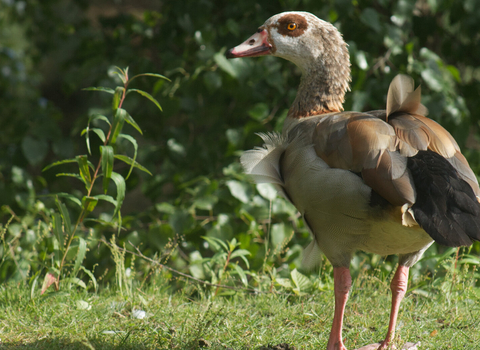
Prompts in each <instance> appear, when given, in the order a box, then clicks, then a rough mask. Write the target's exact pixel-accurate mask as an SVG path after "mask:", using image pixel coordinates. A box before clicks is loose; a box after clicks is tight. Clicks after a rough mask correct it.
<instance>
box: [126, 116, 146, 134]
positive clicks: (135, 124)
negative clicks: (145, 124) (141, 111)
mask: <svg viewBox="0 0 480 350" xmlns="http://www.w3.org/2000/svg"><path fill="white" fill-rule="evenodd" d="M125 121H126V122H127V123H128V124H130V125H131V126H133V127H134V128H135V129H136V130H137V131H138V132H139V133H140V135H143V132H142V129H140V126H139V125H138V124H137V122H136V121H135V120H134V119H133V118H132V116H131V115H130V114H128V112H127V115H126V116H125Z"/></svg>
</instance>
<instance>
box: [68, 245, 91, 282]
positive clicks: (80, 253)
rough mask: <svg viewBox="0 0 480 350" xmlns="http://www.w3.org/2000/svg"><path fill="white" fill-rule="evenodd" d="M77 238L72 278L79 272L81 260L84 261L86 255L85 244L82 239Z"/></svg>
mask: <svg viewBox="0 0 480 350" xmlns="http://www.w3.org/2000/svg"><path fill="white" fill-rule="evenodd" d="M77 238H78V250H77V256H76V258H75V265H74V267H73V270H72V274H71V276H72V277H76V276H77V273H78V271H79V270H80V266H81V265H82V262H83V260H84V259H85V255H86V254H87V242H86V241H85V240H84V239H83V238H82V237H77Z"/></svg>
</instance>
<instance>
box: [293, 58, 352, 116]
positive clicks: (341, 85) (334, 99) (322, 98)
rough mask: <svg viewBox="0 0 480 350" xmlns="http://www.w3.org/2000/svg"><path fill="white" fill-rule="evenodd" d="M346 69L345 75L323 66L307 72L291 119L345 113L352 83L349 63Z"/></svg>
mask: <svg viewBox="0 0 480 350" xmlns="http://www.w3.org/2000/svg"><path fill="white" fill-rule="evenodd" d="M346 67H347V68H345V66H344V67H343V74H339V73H340V72H341V71H342V70H339V69H333V70H329V69H326V68H325V67H324V66H321V65H320V66H317V67H313V69H309V70H306V71H305V73H304V74H303V75H302V80H301V82H300V86H299V88H298V92H297V97H296V98H295V100H294V102H293V104H292V106H291V107H290V110H289V112H288V115H289V117H291V118H296V119H299V118H305V117H309V116H312V115H319V114H324V113H331V112H340V111H343V102H344V101H345V92H346V90H347V89H348V82H349V81H350V68H349V67H350V63H349V62H347V63H346ZM332 72H333V73H332ZM335 73H336V74H335Z"/></svg>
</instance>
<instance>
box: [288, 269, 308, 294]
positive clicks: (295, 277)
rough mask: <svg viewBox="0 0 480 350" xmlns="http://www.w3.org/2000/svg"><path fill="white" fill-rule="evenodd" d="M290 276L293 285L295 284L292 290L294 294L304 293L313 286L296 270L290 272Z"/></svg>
mask: <svg viewBox="0 0 480 350" xmlns="http://www.w3.org/2000/svg"><path fill="white" fill-rule="evenodd" d="M290 276H291V277H292V281H293V283H295V286H296V287H297V288H294V289H293V291H294V292H295V293H296V294H300V293H302V292H305V291H307V290H309V289H310V288H312V286H313V284H312V282H311V281H310V280H309V279H308V277H307V276H305V275H302V274H301V273H300V272H298V271H297V269H294V270H293V271H292V272H290Z"/></svg>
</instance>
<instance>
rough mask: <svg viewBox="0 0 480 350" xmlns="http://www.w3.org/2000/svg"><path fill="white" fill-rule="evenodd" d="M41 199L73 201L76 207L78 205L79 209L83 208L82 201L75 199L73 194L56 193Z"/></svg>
mask: <svg viewBox="0 0 480 350" xmlns="http://www.w3.org/2000/svg"><path fill="white" fill-rule="evenodd" d="M39 197H60V198H66V199H68V200H70V201H72V202H73V203H75V204H76V205H78V206H79V207H82V202H80V200H79V199H78V198H77V197H75V196H74V195H73V194H70V193H65V192H59V193H54V194H46V195H40V196H39Z"/></svg>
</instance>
